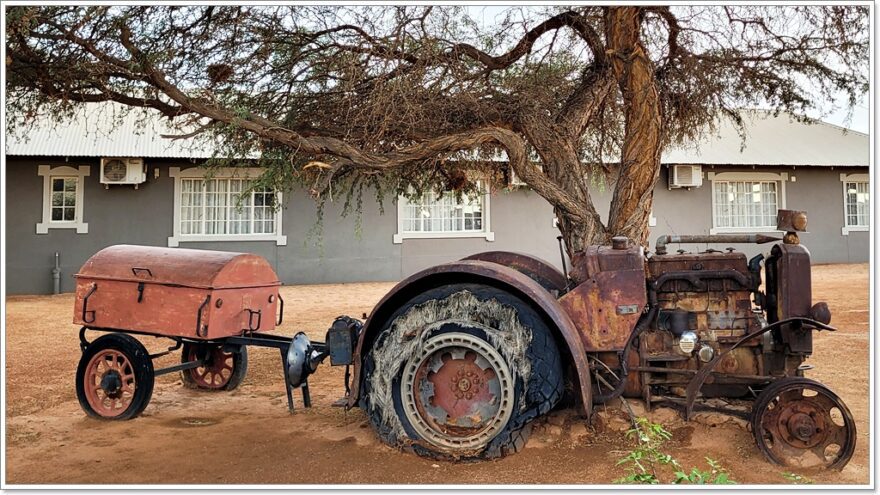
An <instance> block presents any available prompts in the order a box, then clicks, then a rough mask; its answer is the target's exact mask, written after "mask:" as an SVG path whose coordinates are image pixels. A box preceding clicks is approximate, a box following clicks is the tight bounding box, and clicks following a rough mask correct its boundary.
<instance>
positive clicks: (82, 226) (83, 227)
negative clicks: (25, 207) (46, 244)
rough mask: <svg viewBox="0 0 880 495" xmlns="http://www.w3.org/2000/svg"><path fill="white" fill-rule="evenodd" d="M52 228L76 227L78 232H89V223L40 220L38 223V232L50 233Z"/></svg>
mask: <svg viewBox="0 0 880 495" xmlns="http://www.w3.org/2000/svg"><path fill="white" fill-rule="evenodd" d="M50 229H52V230H54V229H76V233H77V234H88V233H89V224H87V223H82V222H65V223H62V222H57V223H56V222H48V223H47V222H40V223H38V224H37V234H48V233H49V230H50Z"/></svg>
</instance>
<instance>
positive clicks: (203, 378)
mask: <svg viewBox="0 0 880 495" xmlns="http://www.w3.org/2000/svg"><path fill="white" fill-rule="evenodd" d="M186 359H187V361H196V360H198V359H204V360H205V364H204V365H203V366H199V367H198V368H193V369H191V370H188V371H189V374H190V377H191V378H192V380H193V381H194V382H195V383H196V385H198V386H199V387H201V388H211V389H220V388H223V387H225V386H226V384H227V383H229V380H231V379H232V372H233V370H234V369H235V368H234V366H235V363H234V356H233V354H232V353H231V352H223V348H222V347H220V346H214V347H211V348H208V349H205V348H198V347H191V348H190V349H189V353H188V354H187V357H186Z"/></svg>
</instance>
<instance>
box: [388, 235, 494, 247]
mask: <svg viewBox="0 0 880 495" xmlns="http://www.w3.org/2000/svg"><path fill="white" fill-rule="evenodd" d="M478 237H483V238H485V239H486V241H487V242H493V241H495V232H406V233H402V234H394V238H393V241H394V244H402V243H403V240H404V239H466V238H478Z"/></svg>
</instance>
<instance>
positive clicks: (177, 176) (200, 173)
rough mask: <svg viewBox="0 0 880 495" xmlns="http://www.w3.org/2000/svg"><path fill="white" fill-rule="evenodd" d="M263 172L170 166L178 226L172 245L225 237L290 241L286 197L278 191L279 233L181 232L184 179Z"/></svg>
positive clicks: (170, 240)
mask: <svg viewBox="0 0 880 495" xmlns="http://www.w3.org/2000/svg"><path fill="white" fill-rule="evenodd" d="M262 173H263V170H262V169H259V168H256V167H251V168H237V167H230V168H223V169H219V170H216V171H214V172H213V173H212V174H209V173H208V171H207V170H206V169H204V168H203V167H190V168H187V169H184V170H181V169H180V167H171V168H169V169H168V176H169V177H171V178H173V179H174V220H173V222H174V227H173V229H174V230H173V235H172V236H171V237H169V238H168V247H177V246H179V245H180V243H181V242H225V241H273V242H275V244H276V245H278V246H286V245H287V236H286V235H283V233H282V231H283V226H284V223H283V222H282V218H281V212H282V210H283V208H281V207H280V205H283V204H284V198H283V197H282V195H281V192H277V193H276V195H277V198H278V203H277V204H278V205H279V208H278V209H277V210H275V226H276V228H275V233H274V234H181V232H180V220H181V214H180V205H181V201H180V193H181V190H182V188H181V179H205V178H206V176H209V175H210V177H211V178H215V179H230V178H237V179H249V178H257V177H259V176H260V175H261V174H262Z"/></svg>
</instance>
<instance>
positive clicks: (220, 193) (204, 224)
mask: <svg viewBox="0 0 880 495" xmlns="http://www.w3.org/2000/svg"><path fill="white" fill-rule="evenodd" d="M204 173H205V171H204V170H203V169H199V168H190V169H187V170H184V171H181V170H180V169H179V168H177V167H172V168H171V170H170V172H169V175H171V177H173V178H174V181H175V186H174V191H175V192H174V203H175V208H174V235H173V236H172V237H170V238H169V239H168V245H169V246H172V247H173V246H177V245H178V243H180V242H182V241H217V240H245V241H246V240H251V241H275V242H276V244H278V245H280V246H283V245H286V244H287V237H286V236H284V235H281V210H280V209H278V208H277V205H279V204H281V194H280V193H277V192H275V191H273V190H269V189H259V188H258V189H253V190H251V189H250V188H251V186H253V183H254V180H253V179H252V177H255V176H257V175H259V174H260V173H261V172H260V170H259V169H235V168H233V169H223V170H221V171H219V172H217V173H215V174H214V175H212V176H211V177H205V176H204Z"/></svg>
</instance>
